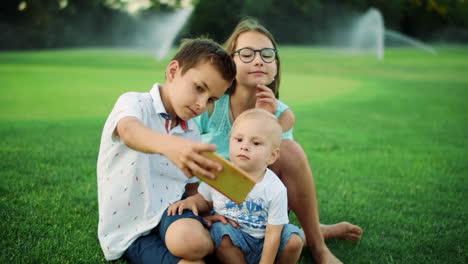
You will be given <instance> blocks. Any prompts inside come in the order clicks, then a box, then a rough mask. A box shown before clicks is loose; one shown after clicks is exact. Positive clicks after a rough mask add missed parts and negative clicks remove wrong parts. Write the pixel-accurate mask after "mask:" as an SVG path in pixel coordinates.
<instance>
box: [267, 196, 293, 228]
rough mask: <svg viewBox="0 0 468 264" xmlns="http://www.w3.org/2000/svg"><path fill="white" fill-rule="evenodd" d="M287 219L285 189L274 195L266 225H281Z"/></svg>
mask: <svg viewBox="0 0 468 264" xmlns="http://www.w3.org/2000/svg"><path fill="white" fill-rule="evenodd" d="M288 222H289V219H288V194H287V190H286V188H282V190H281V191H279V192H277V193H275V194H274V196H273V198H272V200H271V204H270V207H269V210H268V224H270V225H283V224H287V223H288Z"/></svg>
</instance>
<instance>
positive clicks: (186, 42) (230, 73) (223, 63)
mask: <svg viewBox="0 0 468 264" xmlns="http://www.w3.org/2000/svg"><path fill="white" fill-rule="evenodd" d="M172 60H176V61H178V62H179V65H180V67H181V70H182V72H181V73H182V75H184V74H185V73H186V72H187V71H188V70H189V69H191V68H195V67H196V66H197V65H198V64H199V63H205V62H209V63H210V64H211V65H213V66H214V67H215V68H216V69H217V70H218V72H219V73H220V74H221V77H222V78H223V79H224V80H226V81H229V82H232V81H233V80H234V78H235V77H236V64H234V61H233V60H232V57H231V55H229V54H228V53H227V52H226V51H225V50H224V49H223V48H222V47H221V46H220V45H219V44H218V43H216V42H215V41H213V40H211V39H207V38H196V39H183V40H182V44H181V45H180V49H179V51H178V52H177V53H176V55H175V56H174V58H172Z"/></svg>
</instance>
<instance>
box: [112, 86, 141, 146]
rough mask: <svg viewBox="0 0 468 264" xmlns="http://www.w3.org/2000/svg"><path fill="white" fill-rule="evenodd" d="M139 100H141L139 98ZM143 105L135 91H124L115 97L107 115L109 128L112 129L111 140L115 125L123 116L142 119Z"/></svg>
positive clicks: (113, 138)
mask: <svg viewBox="0 0 468 264" xmlns="http://www.w3.org/2000/svg"><path fill="white" fill-rule="evenodd" d="M140 101H141V100H140ZM143 112H144V111H143V106H142V105H141V103H140V102H139V99H138V97H137V93H125V94H123V95H121V96H120V97H119V99H117V102H116V103H115V105H114V108H113V109H112V112H111V113H110V115H109V118H108V121H110V123H109V126H110V127H109V129H110V130H108V131H112V140H113V141H114V140H115V139H116V138H115V137H114V130H115V128H116V127H117V123H118V122H119V121H120V120H121V119H122V118H124V117H128V116H133V117H135V118H138V119H139V120H142V119H143Z"/></svg>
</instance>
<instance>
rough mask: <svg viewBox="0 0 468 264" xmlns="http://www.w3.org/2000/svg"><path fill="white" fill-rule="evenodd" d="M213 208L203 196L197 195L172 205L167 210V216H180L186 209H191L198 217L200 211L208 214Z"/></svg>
mask: <svg viewBox="0 0 468 264" xmlns="http://www.w3.org/2000/svg"><path fill="white" fill-rule="evenodd" d="M211 207H212V203H210V202H208V201H206V200H205V198H203V196H202V195H201V194H196V195H194V196H190V197H189V198H187V199H185V200H181V201H178V202H176V203H174V204H171V205H170V206H169V208H167V215H176V214H179V215H180V214H182V212H183V211H184V209H190V210H192V212H193V214H194V215H198V212H199V211H200V212H206V211H208V210H209V209H211Z"/></svg>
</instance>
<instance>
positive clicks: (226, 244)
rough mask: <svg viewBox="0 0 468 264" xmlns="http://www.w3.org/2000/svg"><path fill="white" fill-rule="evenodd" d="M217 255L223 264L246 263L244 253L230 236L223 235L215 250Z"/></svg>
mask: <svg viewBox="0 0 468 264" xmlns="http://www.w3.org/2000/svg"><path fill="white" fill-rule="evenodd" d="M215 252H216V256H217V257H218V259H219V260H220V261H221V263H223V264H231V263H232V264H242V263H245V259H244V253H242V251H241V250H240V248H238V247H236V246H234V244H232V241H231V239H230V238H229V236H223V239H221V242H220V243H219V246H218V247H217V248H216V250H215Z"/></svg>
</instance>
